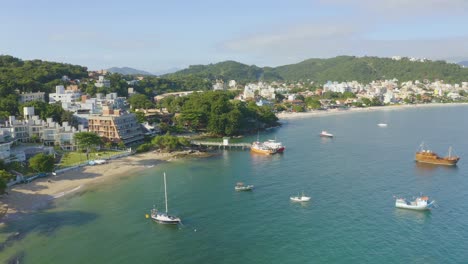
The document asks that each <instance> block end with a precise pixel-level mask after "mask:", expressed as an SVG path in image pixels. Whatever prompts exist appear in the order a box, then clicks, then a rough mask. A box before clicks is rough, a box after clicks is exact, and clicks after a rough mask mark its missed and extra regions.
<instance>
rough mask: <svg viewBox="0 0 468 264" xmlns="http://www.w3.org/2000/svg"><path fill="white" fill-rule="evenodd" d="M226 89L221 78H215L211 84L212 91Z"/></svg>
mask: <svg viewBox="0 0 468 264" xmlns="http://www.w3.org/2000/svg"><path fill="white" fill-rule="evenodd" d="M224 90H226V85H225V83H224V82H223V80H216V83H215V84H213V91H224Z"/></svg>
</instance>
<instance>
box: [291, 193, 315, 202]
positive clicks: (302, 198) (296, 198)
mask: <svg viewBox="0 0 468 264" xmlns="http://www.w3.org/2000/svg"><path fill="white" fill-rule="evenodd" d="M289 199H290V200H291V201H293V202H307V201H309V200H310V197H309V196H305V195H304V193H302V195H298V196H291V197H289Z"/></svg>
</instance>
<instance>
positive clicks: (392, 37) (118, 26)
mask: <svg viewBox="0 0 468 264" xmlns="http://www.w3.org/2000/svg"><path fill="white" fill-rule="evenodd" d="M0 6H1V11H0V12H1V16H0V36H1V38H0V54H3V55H12V56H15V57H18V58H20V59H23V60H30V59H41V60H47V61H57V62H64V63H71V64H78V65H83V66H86V67H88V68H89V69H90V70H99V69H106V68H110V67H132V68H136V69H140V70H145V71H149V72H152V73H158V72H165V71H167V70H171V69H174V68H177V69H182V68H186V67H188V66H189V65H196V64H209V63H217V62H221V61H225V60H234V61H238V62H241V63H245V64H248V65H257V66H261V67H263V66H271V67H275V66H280V65H286V64H293V63H298V62H301V61H303V60H306V59H309V58H330V57H335V56H339V55H353V56H379V57H391V56H407V57H417V58H428V59H433V60H439V59H442V60H447V61H450V62H458V61H462V60H468V16H467V15H466V14H468V0H289V1H284V0H283V1H274V0H270V1H264V0H236V1H221V0H196V1H191V0H186V1H182V0H171V1H162V0H132V1H119V0H114V1H107V0H94V1H90V0H69V1H65V0H29V1H25V0H15V1H10V0H0Z"/></svg>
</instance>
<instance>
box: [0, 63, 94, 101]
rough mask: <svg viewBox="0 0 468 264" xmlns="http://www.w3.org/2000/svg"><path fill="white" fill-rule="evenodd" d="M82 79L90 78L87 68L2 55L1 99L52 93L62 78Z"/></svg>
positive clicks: (0, 68) (0, 72)
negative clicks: (25, 94) (17, 94)
mask: <svg viewBox="0 0 468 264" xmlns="http://www.w3.org/2000/svg"><path fill="white" fill-rule="evenodd" d="M64 75H66V76H68V78H70V79H81V78H83V77H87V76H88V72H87V69H86V67H82V66H78V65H71V64H64V63H58V62H48V61H41V60H24V61H23V60H20V59H18V58H15V57H12V56H8V55H0V97H3V96H7V95H10V94H13V93H14V90H15V89H18V90H20V92H37V91H43V92H51V91H53V89H54V87H55V85H58V84H61V78H62V76H64Z"/></svg>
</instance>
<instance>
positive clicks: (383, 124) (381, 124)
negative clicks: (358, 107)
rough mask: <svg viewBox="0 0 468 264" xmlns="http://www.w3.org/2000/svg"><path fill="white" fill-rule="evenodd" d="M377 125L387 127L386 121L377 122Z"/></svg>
mask: <svg viewBox="0 0 468 264" xmlns="http://www.w3.org/2000/svg"><path fill="white" fill-rule="evenodd" d="M377 125H378V126H379V127H387V124H385V123H379V124H377Z"/></svg>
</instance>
